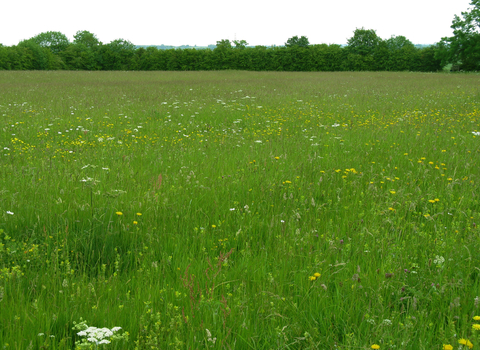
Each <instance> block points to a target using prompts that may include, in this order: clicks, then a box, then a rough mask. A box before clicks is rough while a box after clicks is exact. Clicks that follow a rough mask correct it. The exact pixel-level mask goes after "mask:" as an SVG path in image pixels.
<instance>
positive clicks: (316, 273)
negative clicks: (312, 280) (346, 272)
mask: <svg viewBox="0 0 480 350" xmlns="http://www.w3.org/2000/svg"><path fill="white" fill-rule="evenodd" d="M313 275H314V276H315V277H317V278H318V277H320V276H321V274H319V273H318V272H315V273H314V274H313Z"/></svg>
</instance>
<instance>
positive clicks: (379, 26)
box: [0, 0, 470, 46]
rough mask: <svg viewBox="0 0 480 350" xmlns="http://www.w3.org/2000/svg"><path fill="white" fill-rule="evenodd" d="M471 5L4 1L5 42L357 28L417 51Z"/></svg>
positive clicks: (324, 40)
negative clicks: (84, 35) (52, 34)
mask: <svg viewBox="0 0 480 350" xmlns="http://www.w3.org/2000/svg"><path fill="white" fill-rule="evenodd" d="M469 3H470V0H401V1H399V0H395V1H392V0H338V1H335V0H296V1H284V0H283V1H281V0H280V1H278V0H277V1H264V0H237V1H229V0H203V1H200V0H168V1H166V0H157V1H152V0H151V1H148V0H136V1H128V2H127V1H123V0H115V1H114V0H83V1H71V0H16V1H2V6H1V12H2V15H1V20H0V43H1V44H3V45H6V46H12V45H17V44H18V42H19V41H21V40H24V39H29V38H31V37H33V36H35V35H37V34H39V33H42V32H47V31H58V32H62V33H63V34H65V35H66V36H67V37H68V38H69V40H70V41H73V35H74V34H75V33H76V32H77V31H79V30H88V31H90V32H92V33H94V34H96V35H97V37H98V39H99V40H100V41H102V42H103V43H104V44H107V43H109V42H111V41H112V40H115V39H120V38H121V39H125V40H129V41H131V42H132V43H133V44H135V45H161V44H164V45H174V46H180V45H191V46H194V45H197V46H206V45H210V44H215V43H216V42H217V41H219V40H222V39H229V40H234V39H235V38H236V39H238V40H246V41H247V42H248V43H249V45H267V46H268V45H284V43H285V42H286V41H287V40H288V38H290V37H292V36H295V35H297V36H299V37H300V36H302V35H304V36H306V37H308V39H309V41H310V44H346V42H347V39H348V38H350V37H351V36H352V35H353V32H354V30H355V29H356V28H361V27H364V28H365V29H374V30H376V32H377V35H378V36H380V37H381V38H383V39H388V38H390V37H391V36H392V35H397V36H398V35H403V36H405V37H406V38H407V39H409V40H410V41H412V42H413V43H414V44H433V43H436V42H438V41H440V39H441V38H442V37H444V36H451V35H452V29H451V28H450V25H451V24H452V20H453V17H454V15H455V14H457V15H460V14H461V12H462V11H466V10H467V9H468V8H469V7H470V5H469Z"/></svg>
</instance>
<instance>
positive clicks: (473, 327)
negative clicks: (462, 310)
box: [472, 323, 480, 331]
mask: <svg viewBox="0 0 480 350" xmlns="http://www.w3.org/2000/svg"><path fill="white" fill-rule="evenodd" d="M472 329H473V330H474V331H480V324H478V323H474V324H472Z"/></svg>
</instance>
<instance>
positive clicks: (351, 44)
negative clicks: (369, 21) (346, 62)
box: [347, 27, 382, 56]
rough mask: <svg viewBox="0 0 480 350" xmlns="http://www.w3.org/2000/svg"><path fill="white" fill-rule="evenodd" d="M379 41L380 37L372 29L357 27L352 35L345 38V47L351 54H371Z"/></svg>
mask: <svg viewBox="0 0 480 350" xmlns="http://www.w3.org/2000/svg"><path fill="white" fill-rule="evenodd" d="M381 41H382V39H381V38H380V37H379V36H378V35H377V33H376V32H375V31H374V30H373V29H365V28H363V27H362V28H360V29H359V28H357V29H355V31H354V32H353V36H352V37H351V38H350V39H348V40H347V49H348V51H349V52H350V53H353V54H358V55H362V56H366V55H373V53H374V51H375V49H376V48H377V46H378V45H379V44H380V42H381Z"/></svg>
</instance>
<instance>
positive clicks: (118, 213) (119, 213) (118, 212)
mask: <svg viewBox="0 0 480 350" xmlns="http://www.w3.org/2000/svg"><path fill="white" fill-rule="evenodd" d="M115 214H117V215H118V216H120V215H123V213H122V212H121V211H117V212H116V213H115Z"/></svg>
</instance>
